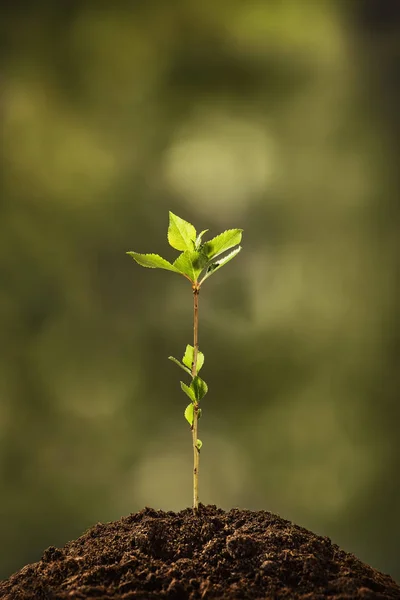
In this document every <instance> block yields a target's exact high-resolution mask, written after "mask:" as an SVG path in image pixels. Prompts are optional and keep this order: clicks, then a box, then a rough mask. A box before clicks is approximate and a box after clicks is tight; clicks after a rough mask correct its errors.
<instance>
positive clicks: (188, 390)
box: [181, 381, 197, 402]
mask: <svg viewBox="0 0 400 600" xmlns="http://www.w3.org/2000/svg"><path fill="white" fill-rule="evenodd" d="M181 388H182V390H183V391H184V392H185V394H186V395H187V396H188V397H189V398H190V400H191V401H192V402H196V400H197V398H196V394H195V391H194V390H193V389H192V387H189V386H188V385H186V383H183V381H181Z"/></svg>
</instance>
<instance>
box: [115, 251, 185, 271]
mask: <svg viewBox="0 0 400 600" xmlns="http://www.w3.org/2000/svg"><path fill="white" fill-rule="evenodd" d="M127 254H129V256H132V258H133V259H134V260H135V261H136V262H137V263H138V264H139V265H141V266H142V267H148V268H149V269H166V270H167V271H174V272H175V273H180V274H181V275H183V273H182V272H181V271H180V270H179V269H178V268H177V267H174V265H171V263H170V262H168V261H167V260H165V258H161V256H159V255H158V254H139V253H138V252H127Z"/></svg>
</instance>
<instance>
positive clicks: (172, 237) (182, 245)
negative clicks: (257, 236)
mask: <svg viewBox="0 0 400 600" xmlns="http://www.w3.org/2000/svg"><path fill="white" fill-rule="evenodd" d="M207 231H208V229H205V230H204V231H202V232H201V233H199V234H198V235H197V233H196V230H195V228H194V227H193V225H192V224H191V223H188V222H187V221H184V220H183V219H181V218H180V217H177V216H176V215H174V214H173V213H172V212H170V213H169V227H168V242H169V244H170V246H172V247H173V248H175V250H180V251H181V254H180V255H179V256H178V258H177V259H176V260H175V261H174V262H173V263H170V262H168V261H167V260H165V258H161V256H159V255H158V254H139V253H137V252H127V254H129V256H132V258H133V259H134V260H135V261H136V262H137V263H138V264H139V265H141V266H142V267H148V268H150V269H166V270H167V271H173V272H174V273H178V274H179V275H183V277H186V279H188V280H189V281H190V284H191V286H192V291H193V346H192V345H191V344H188V345H187V346H186V350H185V353H184V355H183V358H182V362H180V361H179V360H177V359H176V358H174V357H173V356H170V357H169V359H170V360H172V361H173V362H174V363H175V364H177V365H178V366H179V367H180V368H181V369H183V371H185V372H186V373H187V374H188V375H189V376H190V377H191V382H190V385H186V383H184V382H183V381H181V388H182V390H183V391H184V392H185V394H186V395H187V396H188V397H189V400H190V403H189V404H188V406H187V407H186V409H185V412H184V415H185V419H186V420H187V421H188V423H189V425H190V429H191V431H192V439H193V463H194V464H193V508H194V510H196V509H197V508H198V505H199V492H198V490H199V485H198V484H199V460H200V449H201V447H202V442H201V440H199V438H198V420H199V418H200V416H201V408H200V401H201V400H202V399H203V398H204V396H205V395H206V393H207V391H208V386H207V384H206V382H205V381H204V380H203V379H201V378H200V377H199V372H200V369H201V367H202V366H203V364H204V354H203V353H202V352H200V350H199V294H200V288H201V286H202V285H203V283H204V282H205V281H206V280H207V279H208V278H209V277H211V275H213V274H214V273H215V272H216V271H218V269H220V268H221V267H223V266H224V265H226V264H227V263H228V262H229V261H230V260H232V258H234V257H235V256H236V255H237V254H238V253H239V252H240V250H241V247H240V246H238V244H240V241H241V239H242V231H243V229H228V230H227V231H224V232H223V233H221V234H220V235H217V236H216V237H214V238H212V239H211V240H209V241H208V242H203V241H202V238H203V235H204V234H205V233H206V232H207ZM234 246H236V248H235V249H234V250H231V252H229V253H227V254H225V255H224V256H222V257H221V255H222V254H223V253H225V252H226V251H227V250H230V249H231V248H234ZM217 257H220V258H218V260H216V259H217Z"/></svg>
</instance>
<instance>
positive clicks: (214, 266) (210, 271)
mask: <svg viewBox="0 0 400 600" xmlns="http://www.w3.org/2000/svg"><path fill="white" fill-rule="evenodd" d="M241 249H242V247H241V246H239V247H238V248H235V249H234V250H232V252H229V254H227V255H226V256H224V257H223V258H220V259H219V260H216V261H215V262H214V263H212V264H211V265H210V266H209V267H208V269H207V271H206V274H205V275H204V277H203V279H202V280H201V281H200V285H201V284H202V283H204V281H205V280H206V279H208V278H209V277H210V276H211V275H213V274H214V273H215V271H218V269H220V268H221V267H223V266H224V265H226V263H228V262H229V261H230V260H232V258H235V256H236V255H237V254H239V252H240V251H241Z"/></svg>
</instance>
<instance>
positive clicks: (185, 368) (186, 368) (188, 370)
mask: <svg viewBox="0 0 400 600" xmlns="http://www.w3.org/2000/svg"><path fill="white" fill-rule="evenodd" d="M168 360H172V362H174V363H175V364H176V365H178V367H180V368H181V369H183V370H184V371H185V372H186V373H188V374H189V375H191V374H192V371H191V370H190V369H188V367H185V365H183V364H182V363H181V362H179V360H178V359H176V358H174V357H173V356H168Z"/></svg>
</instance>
